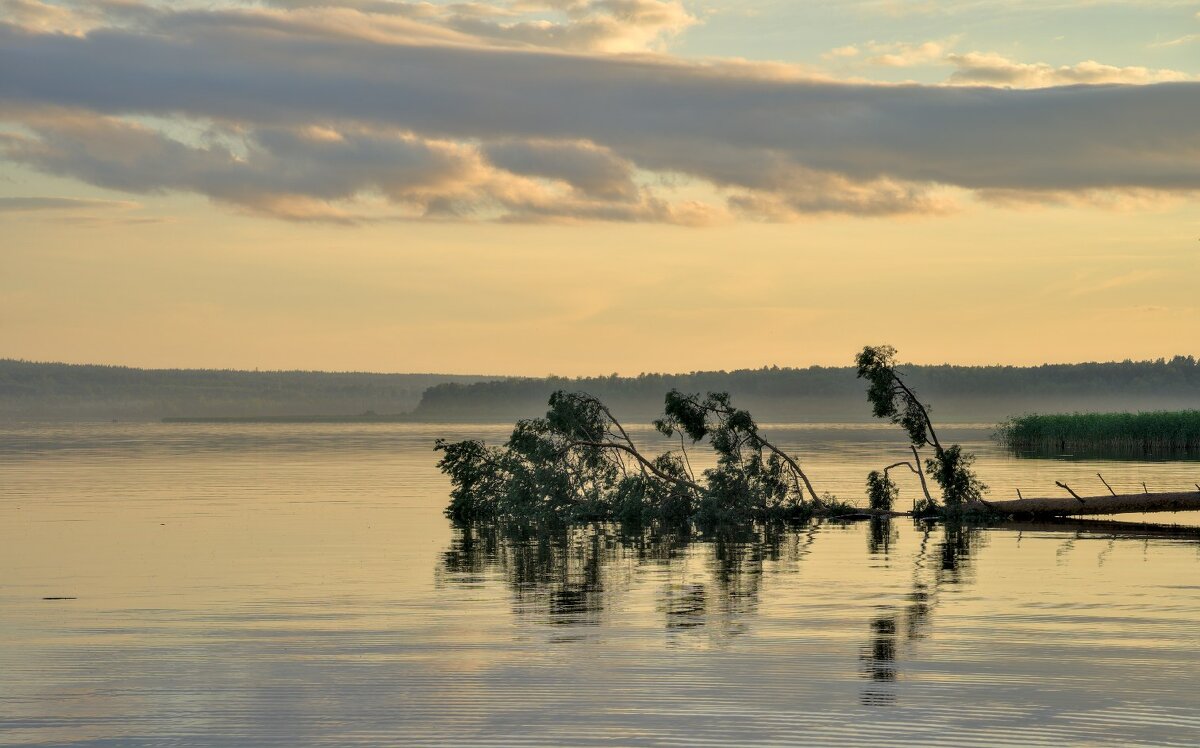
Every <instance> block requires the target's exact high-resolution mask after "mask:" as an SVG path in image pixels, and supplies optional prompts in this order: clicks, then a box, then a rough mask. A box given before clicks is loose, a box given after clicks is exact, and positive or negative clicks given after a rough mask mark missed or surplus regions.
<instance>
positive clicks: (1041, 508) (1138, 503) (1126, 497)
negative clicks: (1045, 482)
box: [978, 490, 1200, 517]
mask: <svg viewBox="0 0 1200 748" xmlns="http://www.w3.org/2000/svg"><path fill="white" fill-rule="evenodd" d="M978 508H980V509H983V508H984V507H983V506H982V505H980V506H979V507H978ZM987 508H989V509H992V510H993V511H998V512H1003V513H1005V514H1011V515H1013V516H1017V517H1021V516H1034V517H1075V516H1084V515H1098V514H1125V513H1134V512H1136V513H1147V512H1183V511H1194V510H1198V509H1200V490H1196V491H1168V492H1159V493H1131V494H1116V495H1113V496H1083V497H1079V498H1076V497H1074V496H1066V497H1061V498H1060V497H1054V498H1029V499H1012V500H1008V501H989V502H987Z"/></svg>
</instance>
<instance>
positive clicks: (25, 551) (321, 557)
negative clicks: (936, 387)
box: [0, 423, 1200, 746]
mask: <svg viewBox="0 0 1200 748" xmlns="http://www.w3.org/2000/svg"><path fill="white" fill-rule="evenodd" d="M764 430H765V431H767V432H769V433H770V434H771V435H772V436H773V437H777V441H778V442H779V443H780V446H782V447H784V448H786V449H789V450H790V451H793V452H794V453H797V454H799V455H800V456H801V458H803V461H804V466H805V469H806V472H808V474H809V475H810V476H811V477H812V479H813V482H814V484H815V485H816V487H817V489H818V490H821V491H826V490H828V491H831V492H833V493H835V494H838V495H840V496H842V497H844V498H851V499H855V500H863V499H865V497H864V496H863V481H864V479H865V475H866V472H867V471H868V470H871V469H878V468H880V467H882V466H884V465H887V464H889V463H891V462H894V461H896V460H899V459H903V458H904V457H905V456H906V455H907V451H906V446H905V442H904V440H903V435H902V434H901V433H900V432H899V431H898V430H897V429H895V428H893V427H884V426H880V427H866V428H864V427H861V426H845V425H838V424H826V425H810V426H802V427H801V426H771V425H764ZM507 431H508V428H507V427H494V426H458V425H455V426H445V425H437V426H430V425H421V424H381V425H326V424H309V425H282V424H281V425H226V424H218V425H208V424H202V425H174V424H108V423H102V424H73V425H72V424H48V425H47V424H22V425H11V426H3V427H0V476H2V478H0V568H2V569H3V570H4V574H3V577H2V578H0V672H3V673H4V677H3V678H2V679H0V744H4V745H113V746H116V745H298V744H308V745H311V744H332V745H351V744H403V745H464V744H465V745H516V744H536V745H592V744H597V745H598V744H605V745H613V744H617V745H679V744H688V745H694V744H706V743H707V744H722V745H730V744H738V745H747V744H768V743H779V742H788V743H795V742H806V743H809V744H830V743H838V744H852V745H868V744H869V745H888V744H899V743H907V744H923V745H937V744H943V745H999V744H1006V745H1007V744H1035V743H1037V744H1044V743H1050V742H1053V743H1069V744H1089V745H1096V744H1109V745H1191V744H1194V743H1195V736H1196V735H1197V734H1198V731H1200V701H1198V700H1197V699H1196V696H1195V694H1196V693H1197V692H1198V691H1200V631H1198V630H1197V627H1196V625H1195V621H1196V620H1197V619H1200V583H1193V581H1189V580H1196V579H1197V578H1200V577H1198V576H1197V571H1198V570H1200V531H1189V530H1177V531H1168V530H1165V529H1129V528H1124V529H1114V527H1113V526H1111V525H1106V526H1102V527H1101V529H1099V530H1097V531H1083V530H1081V529H1079V527H1078V526H1076V525H1072V524H1063V525H1049V524H1038V525H1025V526H1017V525H1004V526H999V527H993V528H966V527H947V526H945V525H941V524H917V523H913V522H911V521H908V520H895V521H893V522H891V523H882V524H881V523H873V524H872V523H866V522H863V523H853V524H839V523H831V522H825V523H817V524H812V525H807V526H802V527H799V528H792V529H780V530H775V531H763V530H760V531H757V532H755V533H752V534H746V535H739V536H735V537H731V538H721V539H716V538H712V539H704V538H697V537H690V538H689V537H680V536H678V535H672V534H669V533H666V534H655V533H651V532H649V531H645V532H640V533H629V532H625V531H622V530H621V529H620V528H617V527H613V526H592V527H580V528H574V529H570V530H555V531H551V532H545V533H530V532H528V531H527V529H526V528H521V527H512V526H500V527H497V526H484V527H473V528H465V529H464V528H454V527H452V526H451V525H450V523H449V522H448V521H447V520H446V519H445V518H444V517H442V515H441V511H442V508H443V507H444V506H445V503H446V501H447V496H446V492H447V489H448V484H447V482H446V481H445V479H444V478H443V476H442V475H441V474H440V473H439V472H438V471H437V469H436V466H435V461H436V455H435V454H434V452H433V451H432V443H433V440H434V438H436V437H438V436H443V437H446V438H450V439H463V438H485V439H487V440H488V441H489V442H493V443H498V442H500V441H501V440H503V439H504V437H505V436H506V435H507ZM940 433H941V435H942V438H943V439H944V440H946V441H954V440H958V441H962V442H963V443H964V445H965V446H967V447H968V448H969V449H973V450H974V451H976V452H977V453H978V454H979V461H978V463H977V467H978V471H979V473H980V476H981V478H982V479H983V480H984V481H985V482H987V483H988V484H989V485H990V486H991V488H992V492H991V496H994V497H1002V498H1009V497H1014V496H1015V490H1016V488H1018V487H1019V488H1020V489H1021V490H1022V492H1023V493H1024V495H1025V496H1035V495H1048V496H1054V495H1060V494H1061V493H1062V492H1061V489H1057V488H1056V487H1055V486H1054V481H1055V480H1061V481H1064V482H1067V483H1069V484H1070V485H1071V486H1072V487H1073V488H1075V489H1076V490H1077V491H1079V492H1080V493H1085V494H1086V493H1100V492H1103V491H1104V488H1103V485H1102V484H1101V483H1100V482H1099V480H1098V479H1097V478H1096V475H1095V474H1096V473H1097V472H1102V473H1103V475H1104V477H1105V479H1107V480H1108V482H1109V483H1110V484H1112V485H1113V487H1114V488H1115V489H1117V490H1118V491H1120V490H1122V489H1128V490H1140V488H1141V483H1142V482H1146V483H1147V484H1148V486H1149V488H1150V490H1172V489H1178V490H1183V489H1185V488H1187V487H1190V486H1192V485H1193V484H1194V483H1195V482H1196V481H1197V479H1198V477H1200V462H1195V461H1192V462H1180V461H1172V462H1147V461H1093V460H1022V459H1019V458H1016V457H1014V456H1012V455H1009V454H1008V453H1006V452H1004V451H1003V450H1002V449H1000V448H999V447H997V446H995V445H993V444H992V443H991V442H990V441H989V439H988V435H989V433H990V427H986V426H979V427H966V428H957V427H956V428H952V429H947V430H945V431H944V432H940ZM634 437H635V439H637V440H638V441H639V442H641V443H643V444H646V445H648V446H652V447H653V446H655V445H658V446H665V445H664V444H661V443H660V442H658V438H657V437H656V436H654V435H653V434H652V433H651V432H650V431H649V430H648V429H641V430H638V431H637V432H636V433H635V435H634ZM698 467H699V466H698ZM905 478H907V476H904V477H901V478H900V480H901V481H903V480H905ZM901 487H902V494H901V499H900V506H901V507H904V506H907V504H908V502H910V501H911V500H912V498H913V497H914V495H915V491H916V486H915V485H909V484H906V483H902V484H901ZM1139 519H1144V520H1147V521H1155V522H1180V523H1185V524H1189V525H1192V526H1196V525H1200V522H1198V521H1197V520H1196V518H1195V517H1194V516H1185V515H1169V514H1165V515H1150V516H1146V517H1142V518H1139ZM44 598H73V599H60V600H48V599H44Z"/></svg>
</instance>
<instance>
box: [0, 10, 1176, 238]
mask: <svg viewBox="0 0 1200 748" xmlns="http://www.w3.org/2000/svg"><path fill="white" fill-rule="evenodd" d="M389 5H392V4H389ZM397 5H403V4H397ZM534 5H535V7H538V8H547V7H550V5H551V4H550V3H537V4H534ZM447 7H453V6H447ZM525 7H526V6H518V5H517V4H515V3H514V4H510V5H507V6H504V7H503V8H502V10H503V13H508V12H513V13H523V12H525V10H524V8H525ZM553 7H554V8H556V9H559V11H560V12H563V13H565V14H567V15H568V17H572V16H570V14H571V13H577V14H578V13H582V14H583V15H582V16H580V17H585V18H586V17H587V14H588V13H591V12H594V8H595V7H598V5H597V3H594V2H593V3H572V2H566V1H565V0H564V2H562V3H553ZM604 7H607V8H609V9H610V11H611V12H612V13H613V14H616V13H617V11H616V10H615V9H616V8H618V5H617V4H615V3H610V4H608V5H605V6H604ZM622 7H623V6H622ZM631 7H632V6H631ZM638 7H641V6H640V5H639V6H638ZM589 9H592V10H589ZM312 10H313V9H309V8H299V9H295V10H282V9H278V8H276V9H268V10H261V9H260V10H246V9H237V10H228V9H225V10H212V11H199V10H189V11H178V12H175V11H167V10H162V9H157V10H155V13H154V15H153V18H152V19H151V20H146V18H144V17H143V18H142V19H141V20H138V21H137V22H136V23H134V22H131V23H130V25H127V26H121V25H111V26H107V27H104V28H96V29H93V30H91V31H88V32H87V33H86V34H84V35H80V36H69V35H63V34H52V33H41V32H38V31H35V30H30V29H26V28H23V27H18V26H16V25H13V24H0V71H4V72H3V74H2V75H0V120H5V121H8V122H10V123H12V124H13V129H12V130H11V131H10V132H9V134H8V135H5V136H3V138H2V139H0V152H2V153H3V154H4V155H5V156H6V157H7V158H9V159H11V160H14V161H17V162H20V163H22V164H25V165H27V166H29V167H31V168H35V169H38V170H41V171H45V172H48V173H52V174H58V175H63V176H68V177H74V178H76V179H80V180H83V181H86V182H89V183H91V184H97V185H101V186H104V187H109V188H114V189H121V190H125V191H128V192H133V193H153V192H166V191H183V192H193V193H198V194H203V195H206V196H208V197H210V198H212V199H213V200H216V201H218V202H221V203H225V204H229V205H233V206H236V207H237V208H239V209H242V210H249V211H254V212H259V213H264V214H268V215H275V216H280V217H284V218H290V219H297V220H301V219H317V220H330V221H356V220H374V219H376V218H387V217H402V218H418V217H419V218H426V219H429V220H502V221H512V220H524V221H543V220H554V221H557V220H638V221H666V222H679V223H710V222H714V221H722V220H728V219H730V218H731V217H735V216H742V217H746V218H751V219H756V220H793V219H795V218H798V217H801V216H804V215H808V214H821V213H848V214H863V215H881V214H893V213H921V214H939V213H942V212H945V211H947V210H950V209H952V208H953V200H954V195H955V193H956V192H961V191H964V190H965V191H972V192H980V193H981V194H982V193H991V194H1003V195H1007V196H1012V195H1018V194H1022V193H1027V194H1030V195H1045V194H1059V193H1067V194H1074V195H1085V196H1086V195H1095V194H1100V193H1105V192H1121V191H1141V192H1147V193H1151V192H1155V191H1158V192H1173V193H1179V194H1190V192H1191V191H1194V190H1197V189H1200V131H1197V129H1196V127H1195V125H1194V123H1195V122H1197V121H1200V95H1198V93H1200V86H1198V85H1197V84H1196V83H1192V82H1175V83H1159V84H1155V85H1110V84H1106V85H1087V86H1079V85H1072V86H1054V85H1048V86H1047V87H1043V88H1038V89H1036V90H1016V88H1015V87H1014V88H1013V89H1008V88H998V87H994V86H986V85H985V86H980V85H974V86H970V87H968V86H919V85H903V86H897V85H879V84H867V83H850V82H837V81H831V80H827V79H814V78H812V77H811V76H806V75H805V73H804V71H802V70H800V69H798V68H794V67H787V66H779V65H758V64H755V63H747V62H744V61H728V60H712V61H702V62H696V61H684V60H680V59H677V58H673V57H670V56H666V55H661V54H636V55H629V54H621V55H613V54H599V53H595V52H589V53H573V52H572V53H569V52H564V51H562V50H559V49H546V48H542V47H535V46H530V45H516V46H513V45H508V44H507V43H506V44H503V45H500V44H494V43H491V42H488V43H482V42H479V41H478V39H477V37H470V38H467V37H464V36H461V34H462V33H463V32H461V31H456V30H453V29H448V28H447V27H446V26H444V25H442V26H436V28H435V30H434V31H431V32H430V33H429V34H428V35H426V34H425V31H423V29H424V28H426V26H425V25H423V24H427V21H428V19H423V18H421V17H420V13H421V12H424V11H420V12H418V10H419V9H417V10H414V9H413V8H412V7H409V8H407V9H403V12H400V11H399V10H398V11H397V12H395V13H392V14H391V17H395V19H396V21H397V23H396V24H395V25H393V26H390V27H384V26H376V27H375V28H374V29H371V28H368V27H370V26H372V24H371V23H366V22H363V23H359V21H361V20H362V19H358V20H355V19H354V17H355V14H358V15H360V16H361V15H363V12H362V11H359V10H356V9H354V8H350V7H346V6H345V5H343V6H342V7H339V8H337V9H334V10H336V12H337V13H339V14H342V16H343V17H344V18H345V19H346V20H345V23H343V24H342V26H341V27H339V28H336V29H332V30H331V28H330V27H327V26H322V25H321V24H320V23H317V22H316V21H315V20H314V18H313V17H312V16H309V15H306V14H307V13H309V12H310V11H312ZM316 10H318V11H320V12H325V10H327V9H325V10H322V9H316ZM635 10H636V8H635ZM429 12H430V13H431V14H432V15H433V16H435V17H437V18H441V17H442V15H439V14H444V13H445V12H449V11H444V10H442V9H435V10H431V11H429ZM454 12H459V13H467V12H468V11H466V10H458V11H454ZM469 12H471V13H474V14H475V15H476V16H479V17H482V16H483V15H484V14H485V11H482V10H479V9H474V10H470V11H469ZM632 12H633V11H631V13H632ZM405 13H407V15H405ZM497 13H499V11H497ZM503 13H500V14H499V15H498V16H497V17H498V18H500V19H501V20H503V19H504V18H507V16H505V15H503ZM383 15H384V14H382V13H373V14H371V19H368V20H373V19H374V18H375V17H382V16H383ZM634 15H636V13H634ZM127 17H128V16H127ZM352 21H353V23H352ZM498 22H499V21H498ZM356 24H357V25H356ZM360 27H361V28H360ZM913 49H914V50H916V51H917V52H919V53H920V54H926V53H927V52H923V51H920V50H921V49H922V45H916V46H915V47H914V48H913ZM900 51H903V50H900ZM894 52H895V53H897V54H899V51H894ZM961 59H962V67H961V70H967V69H971V70H982V69H984V68H987V66H988V65H990V66H991V68H1002V67H1004V66H1003V65H1001V63H1000V61H999V60H996V59H992V58H988V59H986V60H985V59H980V60H977V59H976V58H972V57H969V56H968V55H963V56H961ZM977 63H978V64H977ZM984 63H987V65H985V64H984ZM971 65H974V67H970V66H971ZM991 68H988V69H991ZM1056 70H1058V69H1056ZM1118 70H1122V69H1118ZM1085 73H1086V71H1082V70H1081V71H1080V72H1078V73H1077V74H1078V75H1080V76H1083V75H1085ZM1110 74H1111V73H1104V75H1110ZM964 75H965V73H964ZM1014 75H1015V74H1014ZM1055 75H1062V73H1058V72H1056V73H1055ZM1027 77H1028V76H1027ZM1101 79H1103V76H1102V75H1100V74H1093V77H1092V78H1091V79H1090V80H1093V81H1095V80H1101ZM1131 80H1132V79H1131ZM1075 82H1078V81H1075ZM1139 82H1140V80H1139ZM189 129H191V130H198V131H211V132H213V133H216V136H214V137H212V138H208V139H204V138H200V139H196V138H191V139H189V137H188V136H186V135H184V134H182V133H183V132H184V131H185V130H189ZM671 184H681V185H684V187H685V188H686V192H681V191H680V190H673V189H672V188H671V187H670V185H671ZM680 194H687V195H688V196H689V197H688V199H686V200H685V199H682V198H680Z"/></svg>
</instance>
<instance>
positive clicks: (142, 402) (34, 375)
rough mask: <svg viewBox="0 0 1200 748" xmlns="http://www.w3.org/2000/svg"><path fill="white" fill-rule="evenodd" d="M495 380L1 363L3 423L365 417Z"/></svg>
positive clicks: (0, 414)
mask: <svg viewBox="0 0 1200 748" xmlns="http://www.w3.org/2000/svg"><path fill="white" fill-rule="evenodd" d="M494 379H495V377H484V376H459V375H453V374H363V373H353V372H350V373H339V372H320V371H237V370H230V369H135V368H130V367H124V366H92V365H79V364H43V363H32V362H29V361H17V360H13V359H0V418H10V419H50V420H95V419H105V420H107V419H112V418H117V419H133V420H158V419H160V418H167V417H172V416H201V417H212V416H285V415H297V414H303V415H328V416H343V415H357V414H361V413H365V412H367V411H373V412H375V413H379V414H400V413H406V412H408V411H411V410H412V409H413V408H414V407H416V405H417V404H418V403H419V402H420V400H421V395H422V393H424V392H425V390H426V389H427V388H428V387H430V386H433V385H436V384H440V383H445V382H459V383H468V382H475V381H480V380H494Z"/></svg>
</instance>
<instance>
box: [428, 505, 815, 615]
mask: <svg viewBox="0 0 1200 748" xmlns="http://www.w3.org/2000/svg"><path fill="white" fill-rule="evenodd" d="M813 537H814V534H813V533H812V532H807V533H804V534H801V533H798V532H796V531H795V530H794V529H793V530H788V529H785V528H783V527H781V526H759V527H748V528H741V529H738V530H736V531H729V532H726V533H722V534H716V535H710V536H702V537H698V536H695V535H693V534H692V533H691V532H690V531H689V530H688V529H686V528H684V529H679V528H670V527H666V528H664V527H657V526H655V527H648V528H628V527H622V526H620V525H615V524H604V523H601V524H591V525H583V526H566V525H544V524H530V523H515V522H513V523H503V522H500V523H480V524H464V525H460V526H458V527H456V528H455V537H454V540H453V542H452V543H451V546H450V548H449V549H448V550H446V551H445V552H444V553H443V555H442V564H441V568H440V570H439V575H438V583H439V584H457V585H473V584H481V583H484V582H486V581H488V580H492V579H496V578H499V579H501V580H503V581H504V583H505V584H506V586H507V587H508V589H509V591H510V594H511V599H512V605H513V610H514V612H515V613H516V614H517V615H518V616H519V617H522V618H525V619H528V620H533V621H536V622H539V623H544V624H548V625H555V626H586V625H595V624H597V623H600V622H601V621H602V619H603V615H604V613H605V611H606V610H610V609H612V608H613V607H614V606H613V600H614V598H616V597H618V596H620V595H623V594H626V593H627V592H628V591H629V590H630V589H632V588H633V587H634V586H635V585H636V584H637V583H638V581H639V578H640V579H641V580H642V581H643V582H644V581H648V580H649V581H650V584H651V585H652V586H651V590H652V592H653V595H654V598H655V608H656V610H657V611H658V612H659V613H660V614H661V615H662V617H663V618H662V620H663V622H664V626H665V628H666V629H667V630H668V631H676V632H684V631H687V630H688V629H697V628H702V627H704V628H708V629H714V630H718V631H720V632H722V633H726V634H737V633H739V632H741V631H743V630H744V626H745V619H746V618H747V617H749V616H753V615H754V614H755V612H756V611H757V609H758V601H759V597H760V595H761V587H762V578H763V566H764V563H767V562H772V563H783V564H791V563H795V562H796V561H798V560H799V558H800V557H802V556H803V555H804V554H805V553H807V551H808V546H809V545H810V544H811V543H812V539H813Z"/></svg>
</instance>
